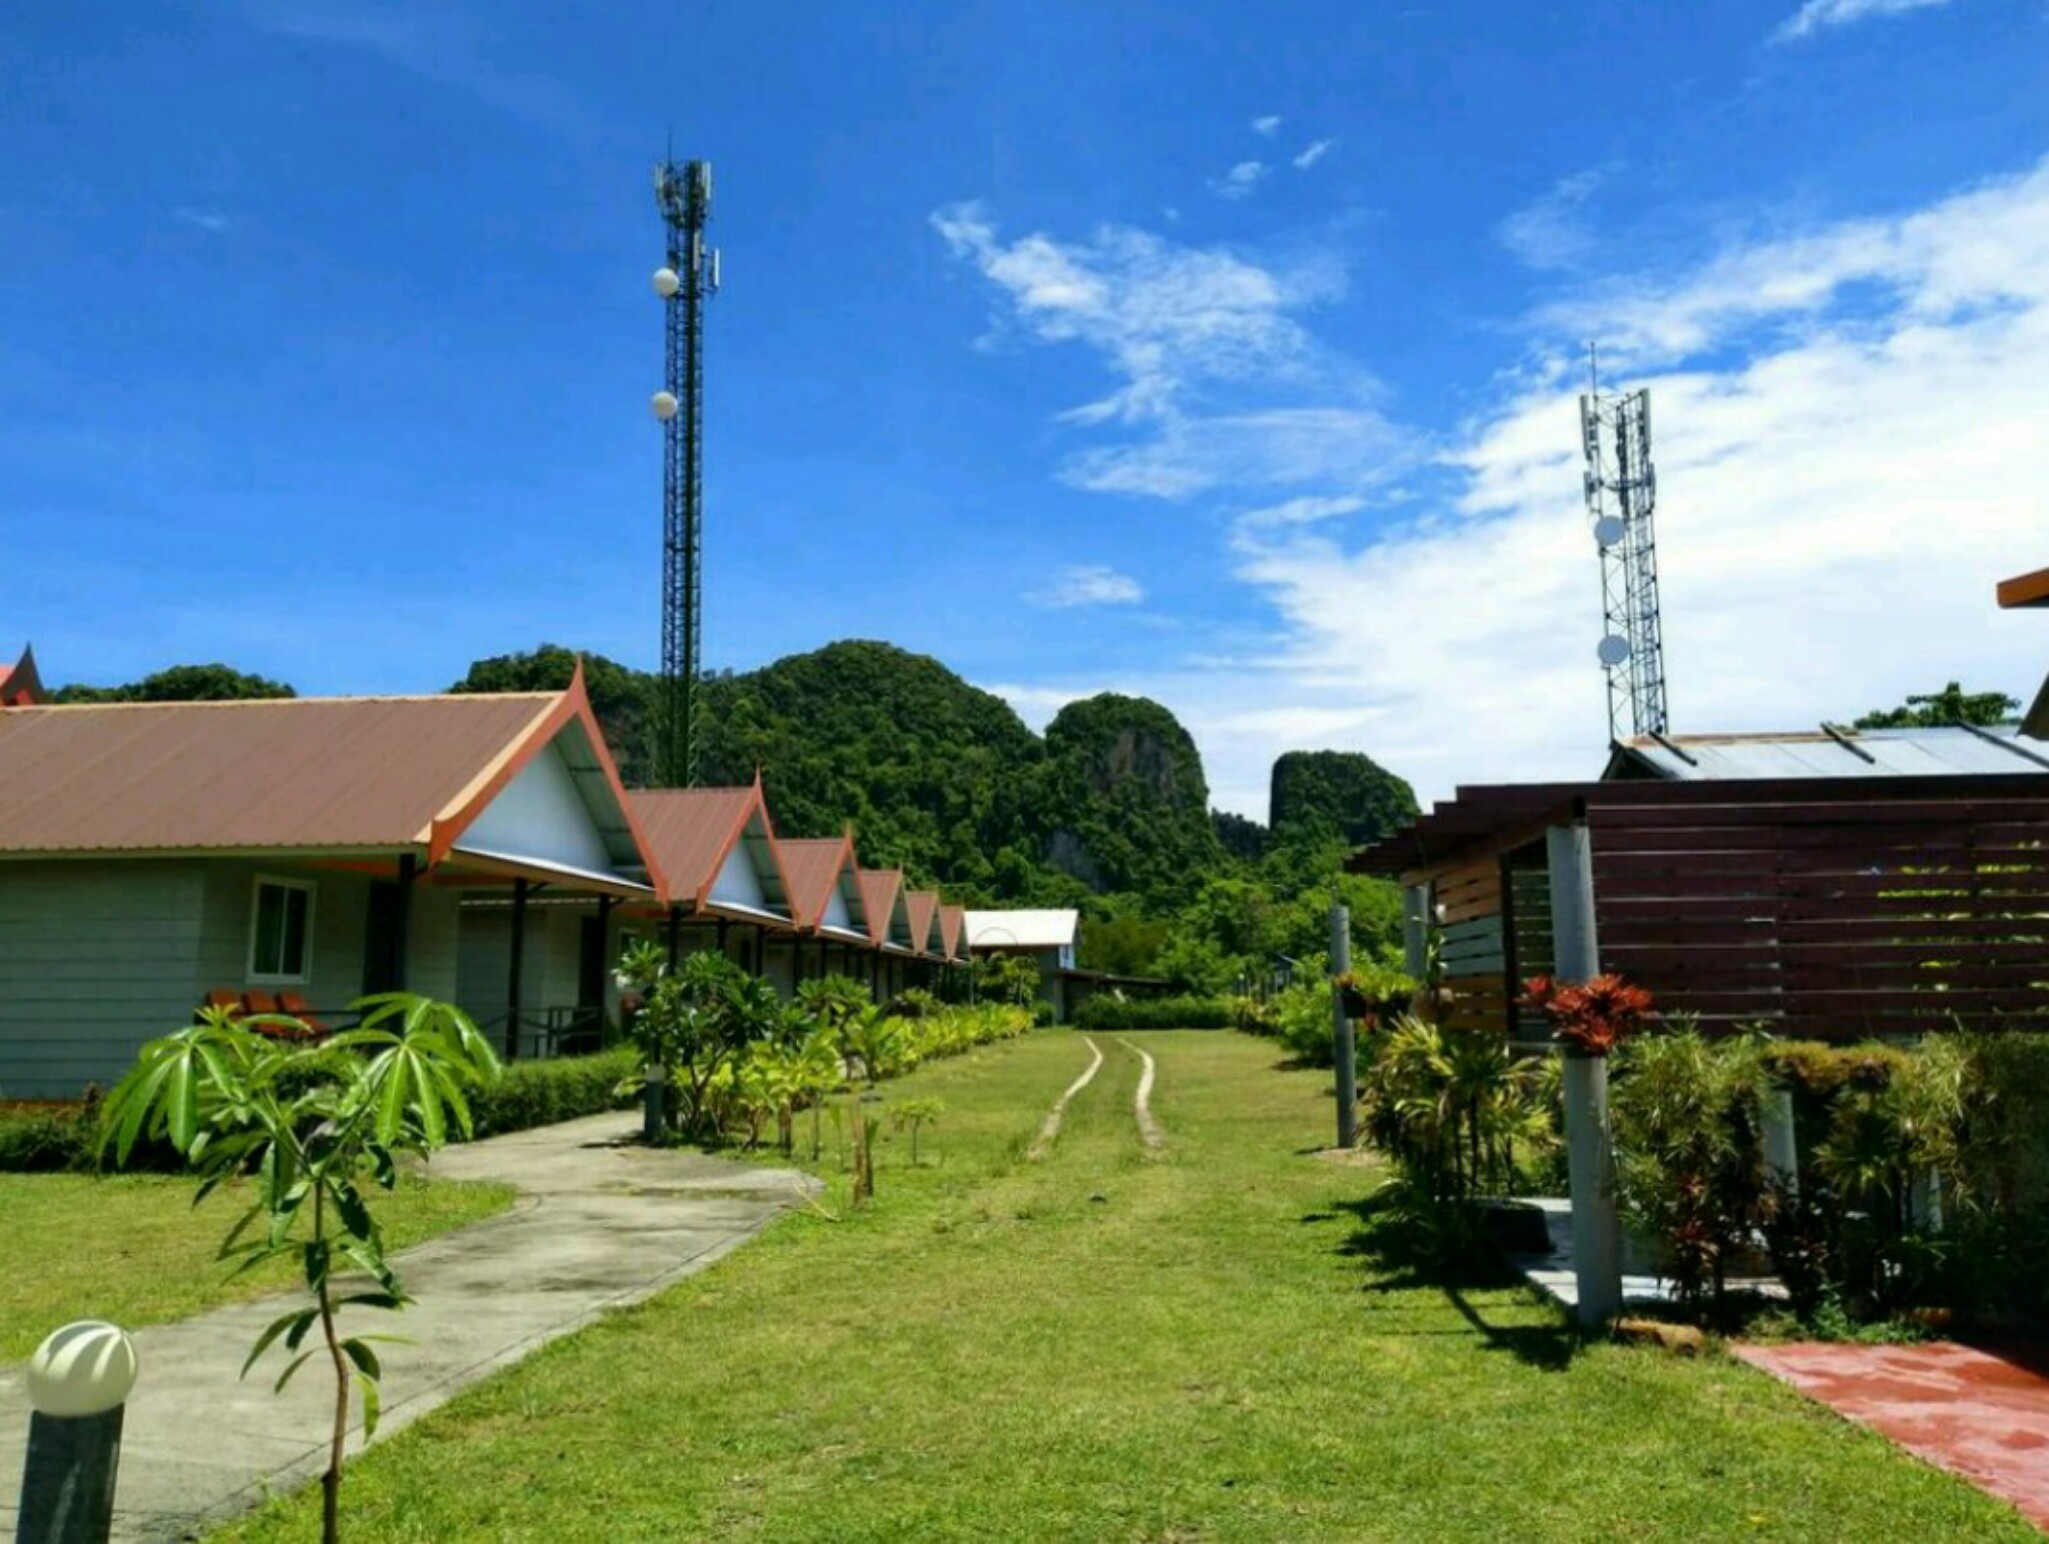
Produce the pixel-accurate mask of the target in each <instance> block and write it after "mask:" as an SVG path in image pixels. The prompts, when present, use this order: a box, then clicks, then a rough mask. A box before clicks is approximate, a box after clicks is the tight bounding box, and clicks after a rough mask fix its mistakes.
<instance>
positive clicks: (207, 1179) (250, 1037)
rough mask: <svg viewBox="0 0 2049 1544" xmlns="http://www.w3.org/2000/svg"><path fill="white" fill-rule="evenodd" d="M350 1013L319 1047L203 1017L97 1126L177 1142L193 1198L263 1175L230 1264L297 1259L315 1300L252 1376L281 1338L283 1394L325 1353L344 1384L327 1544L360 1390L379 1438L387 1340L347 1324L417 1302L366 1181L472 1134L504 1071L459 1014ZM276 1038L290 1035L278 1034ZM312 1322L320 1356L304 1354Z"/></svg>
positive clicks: (140, 1073)
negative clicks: (483, 1092) (381, 1354)
mask: <svg viewBox="0 0 2049 1544" xmlns="http://www.w3.org/2000/svg"><path fill="white" fill-rule="evenodd" d="M352 1009H353V1011H357V1012H360V1013H361V1015H362V1018H361V1020H360V1022H359V1023H358V1025H357V1026H356V1027H355V1028H354V1029H349V1030H344V1031H342V1032H341V1033H339V1034H334V1035H330V1036H327V1037H326V1038H325V1039H322V1040H317V1041H316V1040H312V1039H309V1038H307V1037H306V1036H305V1035H304V1034H303V1031H305V1029H306V1026H305V1025H304V1024H303V1023H301V1022H300V1021H298V1020H296V1019H292V1018H289V1017H286V1016H283V1015H262V1016H257V1017H252V1018H235V1017H231V1016H230V1015H229V1013H228V1012H226V1011H225V1010H216V1009H209V1010H206V1011H205V1012H204V1013H202V1015H201V1017H200V1021H199V1022H198V1023H197V1024H194V1025H193V1026H191V1027H190V1028H188V1029H182V1030H179V1031H178V1032H177V1033H175V1034H171V1035H166V1036H164V1037H163V1038H162V1039H158V1040H152V1041H150V1042H149V1043H148V1044H147V1045H145V1046H144V1047H143V1048H142V1051H141V1053H140V1055H139V1056H138V1057H137V1059H136V1063H135V1066H134V1067H133V1069H131V1070H130V1071H129V1073H128V1075H127V1076H126V1077H124V1078H123V1079H122V1080H121V1082H120V1084H119V1085H118V1086H117V1087H116V1088H115V1089H114V1091H113V1093H112V1094H110V1095H109V1096H108V1098H107V1101H106V1104H105V1106H104V1108H103V1111H102V1117H101V1118H102V1122H103V1125H102V1133H103V1135H102V1142H103V1145H105V1146H107V1147H110V1148H112V1149H113V1150H114V1152H115V1153H116V1155H117V1156H118V1157H119V1158H122V1159H125V1158H126V1157H127V1156H128V1154H129V1153H130V1152H131V1151H132V1150H133V1149H134V1147H135V1144H136V1143H137V1142H138V1141H139V1140H141V1139H142V1138H144V1137H145V1136H147V1137H159V1138H165V1139H168V1140H169V1141H170V1142H171V1143H172V1144H173V1145H174V1146H175V1147H176V1148H177V1149H178V1151H180V1152H181V1153H183V1154H184V1155H185V1159H186V1162H187V1163H188V1164H190V1165H191V1167H192V1168H193V1169H194V1170H195V1171H196V1172H197V1173H198V1174H199V1176H200V1186H199V1193H198V1196H197V1197H195V1202H196V1201H198V1200H204V1199H205V1198H206V1197H207V1196H208V1195H209V1194H211V1193H212V1192H213V1191H215V1190H217V1189H218V1188H220V1187H221V1186H222V1185H223V1184H225V1183H227V1182H228V1181H230V1180H234V1179H238V1178H241V1177H244V1176H254V1178H255V1181H256V1199H255V1200H254V1201H253V1202H252V1203H251V1204H250V1206H249V1207H248V1208H247V1209H246V1210H245V1211H244V1212H243V1213H242V1215H241V1217H240V1219H239V1220H238V1221H237V1222H236V1223H235V1224H234V1226H233V1227H232V1228H231V1229H230V1230H229V1232H228V1235H227V1237H226V1239H225V1240H224V1241H223V1242H222V1244H221V1249H220V1256H219V1257H220V1258H221V1259H223V1260H228V1259H239V1261H240V1262H241V1263H240V1266H239V1268H238V1271H247V1270H249V1269H252V1268H253V1267H255V1266H257V1265H260V1264H262V1263H263V1262H264V1261H266V1260H269V1259H272V1258H274V1257H276V1256H279V1255H285V1254H291V1255H295V1256H297V1257H298V1258H299V1261H300V1263H301V1267H302V1269H303V1272H304V1275H305V1282H306V1290H307V1292H308V1293H309V1294H310V1296H311V1297H312V1300H313V1301H312V1303H311V1304H310V1305H309V1306H306V1307H303V1308H295V1309H293V1310H292V1311H291V1312H289V1313H286V1314H283V1315H281V1316H279V1317H278V1318H277V1319H276V1320H274V1321H273V1322H272V1323H271V1324H270V1325H269V1327H268V1328H266V1329H265V1330H264V1331H263V1333H262V1334H261V1335H259V1336H258V1337H257V1339H256V1344H255V1346H254V1348H253V1349H252V1350H251V1351H250V1353H249V1359H248V1361H246V1362H245V1363H244V1364H243V1366H242V1371H243V1373H244V1374H245V1375H246V1374H247V1373H248V1371H249V1369H250V1368H251V1367H253V1366H255V1365H256V1362H257V1360H258V1359H259V1358H260V1357H261V1356H262V1355H263V1353H264V1352H265V1351H267V1350H268V1349H270V1347H271V1346H272V1345H273V1344H275V1343H276V1342H278V1341H279V1340H280V1339H282V1341H283V1342H284V1347H285V1350H286V1351H287V1352H288V1353H294V1355H293V1358H292V1360H291V1361H290V1362H288V1363H287V1364H286V1365H285V1368H284V1371H283V1372H282V1373H280V1374H279V1376H278V1379H277V1384H276V1386H277V1388H279V1389H282V1388H283V1387H284V1386H285V1385H286V1384H287V1383H288V1382H290V1381H291V1378H292V1376H293V1374H295V1373H296V1372H298V1370H299V1369H300V1368H301V1367H303V1366H304V1365H305V1364H306V1362H307V1361H308V1360H309V1359H310V1358H312V1357H313V1356H314V1355H316V1354H318V1351H319V1350H320V1349H321V1347H324V1348H325V1350H326V1353H327V1358H328V1360H329V1362H330V1363H331V1364H332V1365H333V1368H334V1376H335V1404H334V1426H333V1434H332V1438H331V1441H330V1445H329V1450H328V1466H327V1471H326V1473H325V1474H324V1475H323V1477H322V1481H321V1488H322V1526H323V1537H324V1538H325V1539H326V1540H328V1541H329V1544H332V1541H333V1540H334V1539H335V1538H336V1537H337V1535H338V1530H339V1505H340V1495H341V1467H342V1453H343V1448H344V1446H345V1444H346V1442H347V1438H348V1429H349V1411H350V1403H351V1391H352V1386H353V1389H354V1390H356V1391H359V1392H360V1395H361V1398H362V1405H363V1428H364V1435H365V1436H366V1437H367V1436H369V1435H372V1434H374V1433H375V1431H376V1429H377V1416H378V1392H377V1383H378V1379H379V1377H380V1376H381V1375H382V1369H381V1366H380V1364H379V1362H378V1357H377V1353H376V1351H375V1350H374V1349H373V1343H374V1342H377V1341H379V1340H384V1339H388V1338H389V1337H385V1336H377V1335H349V1336H344V1335H343V1334H342V1332H341V1329H340V1325H339V1319H340V1314H341V1311H342V1310H343V1309H345V1308H378V1309H387V1310H397V1309H400V1308H403V1307H404V1306H405V1304H406V1302H407V1301H408V1299H407V1297H406V1295H405V1289H404V1287H403V1286H402V1285H401V1283H400V1281H399V1279H398V1276H397V1274H396V1273H395V1272H394V1271H393V1270H392V1268H391V1265H390V1263H389V1262H388V1261H387V1260H386V1259H385V1256H384V1239H383V1234H382V1232H381V1230H380V1229H379V1228H378V1225H377V1219H376V1218H375V1217H374V1216H373V1215H372V1214H371V1212H370V1208H369V1206H368V1205H367V1203H366V1201H365V1196H364V1192H365V1188H366V1185H375V1186H378V1187H381V1188H383V1189H385V1190H389V1189H391V1188H392V1186H393V1185H395V1184H396V1183H397V1181H398V1161H399V1158H400V1157H401V1156H402V1155H404V1154H407V1153H414V1154H425V1153H428V1152H431V1151H432V1150H433V1149H434V1148H437V1147H439V1146H441V1145H442V1144H443V1143H444V1142H446V1141H447V1140H448V1138H449V1136H450V1134H451V1132H454V1133H459V1134H461V1135H463V1136H467V1135H469V1132H470V1111H469V1102H468V1097H467V1096H468V1092H469V1091H470V1090H472V1089H474V1088H478V1087H481V1086H483V1085H484V1084H486V1083H488V1082H490V1081H491V1080H493V1079H495V1078H496V1077H497V1075H498V1071H499V1067H498V1060H497V1058H496V1056H495V1055H493V1053H492V1051H491V1047H490V1045H489V1044H488V1043H487V1042H486V1041H485V1039H484V1037H483V1036H482V1035H480V1034H479V1033H478V1032H477V1027H476V1025H474V1024H473V1023H471V1022H470V1020H469V1018H468V1016H467V1015H465V1014H464V1013H463V1012H462V1011H461V1010H460V1009H459V1008H456V1007H453V1006H452V1005H450V1004H447V1003H437V1002H431V1001H429V1000H428V999H426V998H423V997H414V996H409V995H405V994H400V993H389V994H385V995H382V996H377V997H367V998H364V999H363V1000H361V1001H360V1002H358V1003H355V1004H353V1005H352ZM276 1030H284V1031H285V1032H286V1033H285V1034H283V1035H274V1034H271V1033H267V1031H276ZM351 1264H352V1265H354V1266H356V1267H358V1268H359V1269H361V1270H362V1271H363V1272H364V1273H365V1274H367V1275H368V1277H369V1278H370V1286H369V1288H368V1290H353V1291H347V1292H342V1291H341V1290H340V1289H339V1287H338V1284H337V1282H336V1279H335V1272H336V1270H337V1268H342V1267H345V1266H346V1265H351ZM316 1327H317V1328H318V1329H319V1331H320V1337H321V1346H320V1347H315V1348H312V1349H308V1350H304V1351H302V1350H300V1347H301V1346H302V1345H303V1344H304V1343H305V1341H306V1339H307V1338H308V1336H310V1335H311V1334H312V1332H313V1331H314V1329H315V1328H316Z"/></svg>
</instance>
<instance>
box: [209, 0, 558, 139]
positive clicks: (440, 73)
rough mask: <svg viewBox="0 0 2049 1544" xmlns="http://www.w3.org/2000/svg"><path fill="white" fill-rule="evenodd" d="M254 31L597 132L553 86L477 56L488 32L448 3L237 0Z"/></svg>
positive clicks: (536, 120) (540, 124)
mask: <svg viewBox="0 0 2049 1544" xmlns="http://www.w3.org/2000/svg"><path fill="white" fill-rule="evenodd" d="M243 13H244V15H245V16H246V17H247V18H248V20H249V23H250V24H251V25H252V26H254V27H255V28H257V29H258V30H259V31H262V32H271V33H276V34H278V35H279V36H282V37H292V38H301V39H305V40H307V41H309V42H319V43H332V44H336V45H338V46H340V47H344V48H358V49H364V50H367V51H368V52H370V53H374V54H380V55H382V56H383V57H385V58H387V59H389V60H391V61H392V62H393V63H394V64H397V65H399V66H401V67H402V68H404V69H407V70H410V71H412V72H413V73H414V74H416V75H419V76H421V77H422V78H423V79H426V80H431V81H435V82H437V83H439V84H441V85H444V86H451V87H454V88H455V89H457V90H460V91H465V92H467V93H469V94H470V95H471V96H473V97H475V98H476V99H477V100H478V101H480V102H482V103H484V104H485V105H486V106H488V107H493V108H496V109H498V110H499V111H501V112H505V113H509V114H511V115H512V116H513V117H516V118H520V119H524V120H525V121H526V122H528V123H531V124H533V125H534V126H535V127H536V128H540V129H544V130H547V131H549V132H551V133H555V134H559V135H562V136H563V137H565V138H568V139H574V140H588V139H591V138H593V137H595V135H596V134H597V132H598V120H597V117H596V115H595V114H594V113H593V112H592V111H591V109H590V108H589V107H588V106H587V105H586V104H585V102H584V101H583V99H582V98H581V97H579V96H578V95H577V94H576V93H575V92H573V91H571V90H570V89H569V88H568V87H567V86H565V85H563V84H562V83H561V82H560V81H557V80H553V79H550V78H549V77H547V76H544V75H536V74H532V73H527V72H522V71H512V70H504V69H500V68H498V67H497V66H496V65H494V64H492V63H490V62H489V61H488V60H487V59H486V57H485V51H486V45H487V43H488V41H489V37H488V34H487V32H486V30H485V28H484V26H483V24H482V23H481V22H480V21H478V20H477V19H476V18H475V17H473V16H470V15H467V14H465V13H464V12H462V11H460V10H458V9H455V8H454V7H451V6H433V7H429V6H425V5H399V4H392V3H389V0H243Z"/></svg>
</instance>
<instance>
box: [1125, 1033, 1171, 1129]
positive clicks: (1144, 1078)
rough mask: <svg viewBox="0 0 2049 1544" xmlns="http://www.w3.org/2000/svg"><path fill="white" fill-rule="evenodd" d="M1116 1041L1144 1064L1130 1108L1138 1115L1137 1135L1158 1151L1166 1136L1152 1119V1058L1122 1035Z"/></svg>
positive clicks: (1158, 1124)
mask: <svg viewBox="0 0 2049 1544" xmlns="http://www.w3.org/2000/svg"><path fill="white" fill-rule="evenodd" d="M1117 1043H1118V1044H1119V1045H1121V1046H1123V1047H1124V1049H1125V1050H1127V1051H1129V1052H1130V1053H1131V1054H1132V1055H1133V1056H1136V1057H1137V1058H1138V1059H1139V1060H1140V1061H1141V1062H1143V1063H1144V1064H1145V1070H1144V1071H1142V1072H1140V1073H1139V1075H1138V1093H1137V1094H1136V1095H1134V1096H1133V1098H1132V1101H1131V1108H1132V1111H1133V1113H1134V1114H1136V1115H1137V1116H1138V1134H1139V1136H1140V1137H1141V1138H1142V1139H1143V1140H1144V1142H1145V1145H1146V1147H1147V1149H1148V1150H1150V1151H1152V1152H1158V1151H1159V1149H1160V1144H1161V1143H1162V1142H1164V1141H1165V1140H1166V1136H1165V1134H1164V1133H1163V1132H1162V1131H1161V1130H1160V1123H1159V1122H1158V1121H1156V1120H1154V1119H1153V1107H1152V1098H1153V1059H1152V1057H1150V1056H1148V1055H1147V1054H1146V1053H1145V1052H1144V1051H1141V1050H1140V1049H1139V1048H1138V1047H1137V1046H1135V1045H1133V1044H1132V1043H1131V1042H1130V1041H1129V1040H1126V1039H1125V1038H1124V1037H1123V1036H1122V1035H1119V1036H1118V1037H1117Z"/></svg>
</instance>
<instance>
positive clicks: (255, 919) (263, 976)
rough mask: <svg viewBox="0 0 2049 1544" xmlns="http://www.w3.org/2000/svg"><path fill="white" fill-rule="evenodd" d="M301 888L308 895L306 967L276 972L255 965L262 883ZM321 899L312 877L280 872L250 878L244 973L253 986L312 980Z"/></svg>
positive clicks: (281, 984)
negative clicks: (315, 923) (316, 913)
mask: <svg viewBox="0 0 2049 1544" xmlns="http://www.w3.org/2000/svg"><path fill="white" fill-rule="evenodd" d="M265 885H273V886H275V887H276V888H278V889H280V890H298V891H302V892H304V894H305V897H306V952H305V957H304V958H303V959H302V960H301V961H300V964H302V965H303V966H304V967H305V969H303V970H302V971H300V972H299V973H298V974H297V975H275V974H271V973H269V972H264V971H259V970H257V968H256V934H257V929H258V927H259V925H260V924H261V922H262V917H263V887H264V886H265ZM319 899H320V886H319V884H318V883H317V882H316V881H314V880H311V879H287V878H285V877H284V876H283V875H281V874H258V875H257V876H256V877H255V878H254V879H252V880H251V881H250V882H249V950H248V954H247V957H246V958H245V960H244V964H245V965H246V966H247V973H246V975H245V977H244V979H245V980H247V981H248V983H249V984H250V985H251V986H306V985H309V984H310V983H311V982H312V980H313V916H314V908H315V906H316V905H318V903H319Z"/></svg>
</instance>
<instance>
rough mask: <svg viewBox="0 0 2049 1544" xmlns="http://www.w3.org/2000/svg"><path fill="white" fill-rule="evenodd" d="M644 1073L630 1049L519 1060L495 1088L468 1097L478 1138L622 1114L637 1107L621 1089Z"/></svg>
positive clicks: (508, 1068) (622, 1048) (508, 1069)
mask: <svg viewBox="0 0 2049 1544" xmlns="http://www.w3.org/2000/svg"><path fill="white" fill-rule="evenodd" d="M639 1071H640V1060H639V1056H638V1054H637V1053H636V1052H635V1051H634V1050H633V1049H632V1048H631V1047H630V1046H621V1047H619V1048H618V1049H616V1050H611V1051H599V1052H597V1053H596V1054H595V1055H592V1056H559V1057H556V1058H555V1059H553V1060H552V1061H517V1062H513V1063H512V1064H511V1065H509V1066H508V1067H506V1069H505V1076H504V1077H502V1078H500V1079H499V1080H498V1082H497V1083H495V1084H493V1085H492V1086H491V1087H490V1088H486V1089H479V1090H477V1091H476V1092H474V1093H472V1094H471V1095H470V1096H469V1100H470V1116H471V1118H472V1120H473V1121H474V1122H475V1124H476V1134H477V1136H479V1137H497V1136H503V1135H505V1133H506V1132H508V1131H530V1130H532V1129H533V1128H534V1127H536V1126H552V1125H554V1124H555V1123H556V1122H558V1121H565V1120H576V1119H578V1118H579V1117H581V1116H585V1115H602V1114H603V1113H604V1112H605V1111H607V1110H623V1109H625V1108H627V1107H628V1106H629V1105H631V1104H632V1103H633V1099H632V1097H631V1096H630V1095H622V1094H621V1093H620V1092H619V1085H620V1084H621V1083H623V1082H625V1081H626V1080H627V1079H629V1078H631V1077H633V1076H635V1075H636V1074H637V1073H638V1072H639Z"/></svg>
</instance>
